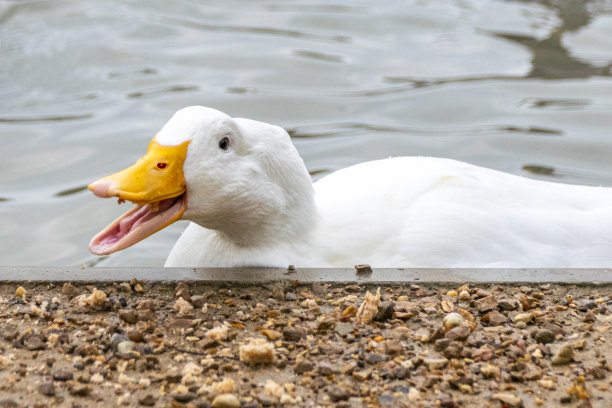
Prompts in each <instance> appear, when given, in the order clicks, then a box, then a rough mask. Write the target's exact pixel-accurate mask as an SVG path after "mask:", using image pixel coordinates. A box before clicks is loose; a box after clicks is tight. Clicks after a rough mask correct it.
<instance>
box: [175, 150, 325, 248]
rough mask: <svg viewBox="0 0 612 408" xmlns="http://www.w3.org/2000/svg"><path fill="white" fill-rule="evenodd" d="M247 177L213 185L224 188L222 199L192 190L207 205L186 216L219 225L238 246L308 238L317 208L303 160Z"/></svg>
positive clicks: (222, 236) (280, 243) (225, 236)
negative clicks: (297, 163)
mask: <svg viewBox="0 0 612 408" xmlns="http://www.w3.org/2000/svg"><path fill="white" fill-rule="evenodd" d="M298 159H299V158H298ZM300 161H301V160H300ZM245 180H248V178H247V177H245V178H242V181H241V182H240V183H237V184H236V185H235V186H232V185H227V184H226V185H224V186H219V187H218V188H213V189H212V190H213V191H219V190H218V189H223V190H224V191H223V199H219V200H212V202H213V203H212V204H211V203H210V201H207V198H209V199H210V197H207V194H206V193H205V192H203V193H200V192H196V193H195V194H192V197H194V201H198V202H200V203H204V204H202V205H204V206H206V208H205V210H204V211H201V212H200V213H199V214H193V213H192V214H190V216H189V217H187V219H189V220H190V221H193V222H195V223H197V224H199V225H200V226H202V227H204V228H207V229H211V230H215V231H216V232H217V234H218V238H219V239H220V240H221V241H224V242H226V243H227V244H232V245H236V246H239V247H251V248H264V247H265V248H272V247H275V246H283V245H286V244H288V243H303V242H308V240H309V239H310V237H311V234H312V232H313V230H314V228H315V225H316V222H317V211H316V206H315V201H314V188H313V185H312V181H311V179H310V175H309V174H308V172H307V171H306V169H305V167H303V165H301V166H300V167H299V168H297V169H295V168H294V169H290V170H286V171H279V172H276V173H275V174H273V175H272V176H269V175H267V176H266V177H265V178H258V177H254V178H253V179H251V180H248V181H245ZM243 183H246V185H245V184H243ZM196 196H197V197H196Z"/></svg>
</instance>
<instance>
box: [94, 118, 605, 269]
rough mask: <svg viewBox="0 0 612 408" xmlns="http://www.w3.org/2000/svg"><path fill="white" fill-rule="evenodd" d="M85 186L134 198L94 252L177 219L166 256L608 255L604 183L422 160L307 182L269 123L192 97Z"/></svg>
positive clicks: (364, 259) (404, 258)
mask: <svg viewBox="0 0 612 408" xmlns="http://www.w3.org/2000/svg"><path fill="white" fill-rule="evenodd" d="M89 189H90V190H92V191H93V192H94V193H95V194H96V195H97V196H100V197H118V198H119V201H120V202H121V201H123V200H129V201H132V202H134V203H136V204H138V205H137V206H136V207H135V208H134V209H132V210H130V211H128V212H127V213H126V214H125V215H123V216H122V217H120V218H118V219H117V220H115V221H114V222H113V223H112V224H111V225H109V226H108V227H107V228H106V229H105V230H103V231H102V232H101V233H100V234H98V235H97V236H95V237H94V238H93V239H92V241H91V244H90V250H91V251H92V252H93V253H94V254H109V253H112V252H115V251H119V250H122V249H124V248H127V247H129V246H131V245H133V244H135V243H136V242H138V241H140V240H142V239H144V238H146V237H147V236H149V235H151V234H153V233H155V232H156V231H159V230H160V229H162V228H164V227H166V226H167V225H169V224H171V223H173V222H174V221H176V220H178V219H181V218H182V219H187V220H190V221H191V223H190V225H189V226H188V227H187V229H186V230H185V232H184V233H183V234H182V236H181V237H180V239H179V240H178V242H177V243H176V244H175V246H174V248H173V249H172V251H171V252H170V255H169V257H168V259H167V261H166V266H281V267H286V266H287V265H289V264H294V265H297V266H303V267H350V266H352V265H355V264H358V263H368V264H371V265H372V266H374V267H610V266H612V189H610V188H603V187H586V186H574V185H564V184H557V183H550V182H544V181H537V180H532V179H527V178H523V177H519V176H515V175H510V174H506V173H501V172H498V171H494V170H489V169H485V168H480V167H476V166H473V165H470V164H466V163H462V162H458V161H454V160H448V159H438V158H430V157H399V158H392V159H387V160H378V161H371V162H367V163H362V164H359V165H356V166H351V167H348V168H345V169H342V170H340V171H337V172H335V173H332V174H330V175H328V176H326V177H324V178H322V179H321V180H319V181H318V182H316V183H314V185H313V183H312V181H311V179H310V176H309V174H308V172H307V170H306V167H305V166H304V163H303V161H302V159H301V158H300V156H299V155H298V152H297V151H296V149H295V147H294V146H293V144H292V143H291V140H290V138H289V135H288V134H287V132H285V131H284V130H283V129H282V128H280V127H277V126H273V125H269V124H266V123H262V122H256V121H253V120H249V119H235V118H231V117H229V116H228V115H226V114H224V113H222V112H219V111H217V110H214V109H210V108H205V107H201V106H192V107H188V108H185V109H182V110H180V111H178V112H177V113H176V114H175V115H174V116H173V117H172V118H171V119H170V121H169V122H168V123H166V125H165V126H164V127H163V128H162V129H161V131H160V132H159V133H158V134H157V135H156V136H155V138H154V139H153V141H152V142H151V144H150V145H149V150H148V151H147V154H146V155H145V156H144V157H143V158H141V159H140V160H139V161H138V162H137V163H136V164H134V165H133V166H131V167H129V168H127V169H126V170H123V171H121V172H119V173H116V174H113V175H111V176H108V177H105V178H102V179H100V180H98V181H96V182H94V183H93V184H91V185H90V186H89Z"/></svg>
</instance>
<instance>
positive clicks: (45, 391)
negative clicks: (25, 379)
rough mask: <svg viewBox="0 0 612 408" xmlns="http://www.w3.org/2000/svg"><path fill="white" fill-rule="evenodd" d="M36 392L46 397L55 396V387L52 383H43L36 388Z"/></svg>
mask: <svg viewBox="0 0 612 408" xmlns="http://www.w3.org/2000/svg"><path fill="white" fill-rule="evenodd" d="M38 392H40V393H41V394H42V395H46V396H48V397H50V396H53V395H55V386H54V385H53V381H45V382H43V383H42V384H40V385H39V386H38Z"/></svg>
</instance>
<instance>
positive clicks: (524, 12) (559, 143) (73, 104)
mask: <svg viewBox="0 0 612 408" xmlns="http://www.w3.org/2000/svg"><path fill="white" fill-rule="evenodd" d="M611 38H612V2H610V1H591V2H589V1H573V0H567V1H563V0H557V1H544V0H542V1H481V0H454V1H444V0H431V1H430V0H419V1H406V0H402V1H380V2H376V1H374V2H372V1H367V2H366V1H358V0H355V1H333V2H330V1H321V2H312V1H293V0H284V1H278V2H277V1H247V0H245V1H227V0H226V1H223V2H219V1H173V2H169V1H144V0H143V1H136V0H134V1H110V0H109V1H86V0H72V1H63V0H55V1H6V0H0V153H1V155H0V157H1V159H2V162H1V163H2V165H1V166H0V265H80V264H86V265H92V264H97V265H143V266H145V265H162V264H163V261H164V259H165V257H166V255H167V254H168V252H169V250H170V248H171V246H172V244H173V242H174V241H175V240H176V239H177V237H178V236H179V235H180V233H181V231H182V229H183V228H184V227H185V225H186V224H185V223H184V222H179V223H177V224H174V225H173V226H171V227H170V228H167V229H166V230H164V231H162V232H160V233H158V234H156V235H154V236H153V237H151V238H148V239H147V240H145V241H143V242H141V243H139V244H138V245H136V246H135V247H132V248H130V249H128V250H125V251H123V252H120V253H117V254H113V255H111V256H110V257H103V258H99V257H95V256H93V255H91V254H89V252H88V249H87V245H88V242H89V239H90V238H91V236H93V235H94V234H95V233H96V232H97V231H98V230H100V229H101V228H102V227H104V226H105V225H106V224H107V223H108V222H110V221H111V220H112V219H114V218H115V217H116V216H118V215H119V214H120V213H122V212H124V211H125V210H127V208H128V207H127V206H126V205H123V206H118V205H116V204H115V203H114V202H111V201H107V200H100V199H96V198H95V197H94V196H93V195H92V194H91V193H90V192H88V191H86V190H85V186H86V185H87V183H89V182H91V181H93V180H94V179H96V178H98V177H101V176H104V175H106V174H109V173H111V172H114V171H117V170H119V169H122V168H124V167H126V166H128V165H130V164H131V163H132V162H133V161H135V160H136V159H137V158H138V157H140V156H141V155H142V154H143V153H144V152H145V150H146V147H147V145H148V143H149V141H150V139H151V138H152V137H153V135H154V134H155V132H156V131H157V130H159V128H160V127H161V126H162V125H163V124H164V123H165V121H166V120H167V119H168V118H169V117H170V116H171V115H172V113H174V112H175V111H176V110H178V109H180V108H181V107H184V106H188V105H205V106H210V107H214V108H217V109H220V110H222V111H225V112H226V113H228V114H230V115H231V116H235V117H249V118H252V119H258V120H262V121H266V122H271V123H275V124H279V125H281V126H283V127H285V128H286V129H287V130H288V131H289V132H290V134H291V135H292V137H293V140H294V143H295V144H296V146H297V148H298V150H299V151H300V153H301V155H302V156H303V157H304V160H305V162H306V165H307V166H308V168H309V170H310V171H311V173H312V174H313V176H314V177H320V176H321V175H323V174H325V173H327V172H330V171H333V170H336V169H339V168H342V167H345V166H347V165H350V164H354V163H357V162H361V161H365V160H371V159H378V158H383V157H388V156H398V155H433V156H441V157H451V158H455V159H460V160H464V161H468V162H471V163H475V164H479V165H483V166H488V167H492V168H496V169H500V170H503V171H507V172H511V173H516V174H522V175H524V176H527V177H535V178H541V179H547V180H553V181H560V182H568V183H581V184H591V185H606V186H612V165H611V160H612V78H611V75H612V74H611V63H612V41H611Z"/></svg>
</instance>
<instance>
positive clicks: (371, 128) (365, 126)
mask: <svg viewBox="0 0 612 408" xmlns="http://www.w3.org/2000/svg"><path fill="white" fill-rule="evenodd" d="M287 132H288V133H289V135H290V136H291V137H292V138H296V139H306V138H320V137H332V136H343V135H351V134H353V135H354V134H357V133H365V132H386V133H406V134H411V135H416V136H436V137H440V136H442V137H445V136H474V135H485V136H486V135H495V134H512V133H525V134H531V135H542V136H558V135H562V134H563V132H562V131H561V130H560V129H554V128H546V127H541V126H517V125H487V126H479V127H475V128H467V129H457V128H454V129H431V128H427V129H423V128H413V127H408V126H389V125H381V124H372V123H357V122H353V123H332V124H325V125H309V126H297V127H293V128H289V129H287Z"/></svg>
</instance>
